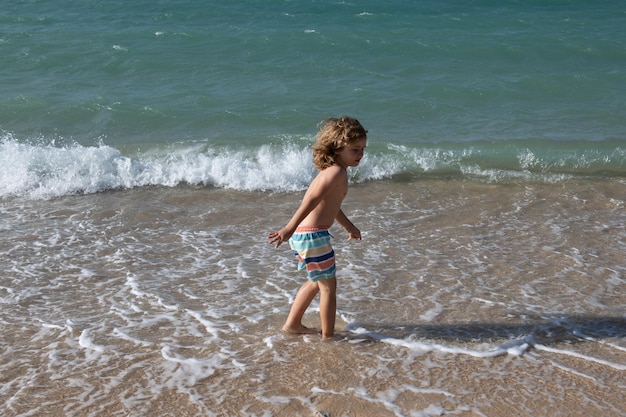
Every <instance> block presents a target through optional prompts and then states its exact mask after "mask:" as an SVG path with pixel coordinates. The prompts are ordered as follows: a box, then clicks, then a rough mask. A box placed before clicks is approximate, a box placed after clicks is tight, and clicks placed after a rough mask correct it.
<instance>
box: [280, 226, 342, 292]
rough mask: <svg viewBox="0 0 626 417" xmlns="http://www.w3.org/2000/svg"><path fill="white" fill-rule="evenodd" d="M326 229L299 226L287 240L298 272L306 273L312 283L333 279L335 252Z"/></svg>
mask: <svg viewBox="0 0 626 417" xmlns="http://www.w3.org/2000/svg"><path fill="white" fill-rule="evenodd" d="M330 238H331V236H330V233H329V232H328V229H326V228H319V227H309V226H301V227H298V228H297V229H296V232H295V233H294V234H293V236H291V239H289V246H290V247H291V250H292V252H293V254H294V255H296V258H298V271H306V275H307V278H308V279H309V280H310V281H312V282H317V281H319V280H320V279H332V278H334V277H335V270H336V267H335V251H334V250H333V248H332V246H331V245H330Z"/></svg>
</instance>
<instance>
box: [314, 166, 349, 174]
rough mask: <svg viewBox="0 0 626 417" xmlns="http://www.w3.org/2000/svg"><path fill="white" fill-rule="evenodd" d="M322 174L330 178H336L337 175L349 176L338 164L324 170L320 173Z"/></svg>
mask: <svg viewBox="0 0 626 417" xmlns="http://www.w3.org/2000/svg"><path fill="white" fill-rule="evenodd" d="M320 174H324V175H328V176H335V175H347V174H348V173H347V171H346V169H345V168H344V167H342V166H340V165H337V164H333V165H331V166H329V167H326V168H324V169H322V170H321V171H320Z"/></svg>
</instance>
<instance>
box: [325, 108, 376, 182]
mask: <svg viewBox="0 0 626 417" xmlns="http://www.w3.org/2000/svg"><path fill="white" fill-rule="evenodd" d="M318 127H319V132H318V134H317V136H316V139H315V144H314V145H313V163H314V164H315V166H316V167H317V169H319V170H320V171H321V170H323V169H326V168H328V167H329V166H332V165H335V164H336V163H337V160H336V159H335V158H336V155H337V152H338V151H341V150H342V149H343V148H344V147H346V146H348V145H349V144H351V143H353V142H356V141H358V140H360V139H367V130H365V128H364V127H363V126H362V125H361V123H359V121H358V120H357V119H355V118H352V117H348V116H343V117H341V118H338V119H337V118H334V117H331V118H330V119H326V120H323V121H322V122H320V124H319V125H318Z"/></svg>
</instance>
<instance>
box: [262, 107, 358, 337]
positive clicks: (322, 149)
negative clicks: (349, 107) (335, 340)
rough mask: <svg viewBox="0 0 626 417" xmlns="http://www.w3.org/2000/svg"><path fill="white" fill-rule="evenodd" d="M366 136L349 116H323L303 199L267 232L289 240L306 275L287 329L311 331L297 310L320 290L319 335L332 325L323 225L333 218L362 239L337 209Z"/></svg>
mask: <svg viewBox="0 0 626 417" xmlns="http://www.w3.org/2000/svg"><path fill="white" fill-rule="evenodd" d="M366 142H367V131H366V130H365V129H364V128H363V126H361V124H360V123H359V121H358V120H356V119H353V118H351V117H342V118H340V119H335V118H331V119H327V120H325V121H323V122H322V123H321V124H320V131H319V133H318V135H317V138H316V141H315V145H314V146H313V162H314V163H315V166H316V167H317V169H319V173H318V174H317V176H316V177H315V179H313V181H312V182H311V184H310V185H309V188H308V189H307V191H306V193H305V194H304V198H303V199H302V203H301V204H300V207H299V208H298V210H296V213H295V214H294V215H293V217H292V218H291V220H290V221H289V223H287V226H285V227H283V228H282V229H280V230H279V231H277V232H272V233H270V234H269V243H270V244H274V243H275V244H276V248H278V247H279V246H280V245H281V243H283V242H289V245H290V246H291V249H292V250H293V252H294V254H295V255H296V257H297V259H298V261H299V262H298V270H305V269H306V272H307V277H308V280H307V281H306V282H305V283H304V284H303V285H302V287H300V289H299V290H298V294H297V295H296V299H295V300H294V302H293V305H292V306H291V311H290V312H289V316H288V317H287V321H286V322H285V325H284V326H283V328H282V330H283V331H284V332H286V333H314V331H313V330H311V329H309V328H307V327H305V326H303V325H302V316H304V312H305V311H306V309H307V308H308V307H309V305H310V304H311V301H313V298H315V296H316V295H317V293H318V292H319V293H320V318H321V321H322V337H323V338H332V337H333V334H334V331H335V312H336V308H337V307H336V289H337V281H336V278H335V252H334V251H333V248H332V247H331V245H330V234H329V233H328V229H329V228H330V226H331V225H332V224H333V222H334V221H335V220H336V221H337V223H339V224H340V225H341V226H342V227H343V228H344V229H345V230H346V232H347V233H348V240H352V239H358V240H360V239H361V232H360V231H359V229H357V228H356V227H355V226H354V224H352V222H351V221H350V220H349V219H348V217H346V215H345V214H344V213H343V211H342V210H341V202H342V201H343V199H344V197H345V196H346V194H347V192H348V173H347V171H346V169H347V168H348V167H355V166H357V165H359V162H360V161H361V158H363V151H364V149H365V145H366Z"/></svg>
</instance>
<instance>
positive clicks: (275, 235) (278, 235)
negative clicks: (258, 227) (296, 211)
mask: <svg viewBox="0 0 626 417" xmlns="http://www.w3.org/2000/svg"><path fill="white" fill-rule="evenodd" d="M290 237H291V234H290V233H287V232H286V231H285V229H280V230H279V231H278V232H272V233H270V234H269V236H267V238H268V239H269V242H268V243H269V244H270V245H273V244H276V246H275V248H276V249H278V247H279V246H280V245H281V244H282V243H283V242H287V241H288V240H289V238H290Z"/></svg>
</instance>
